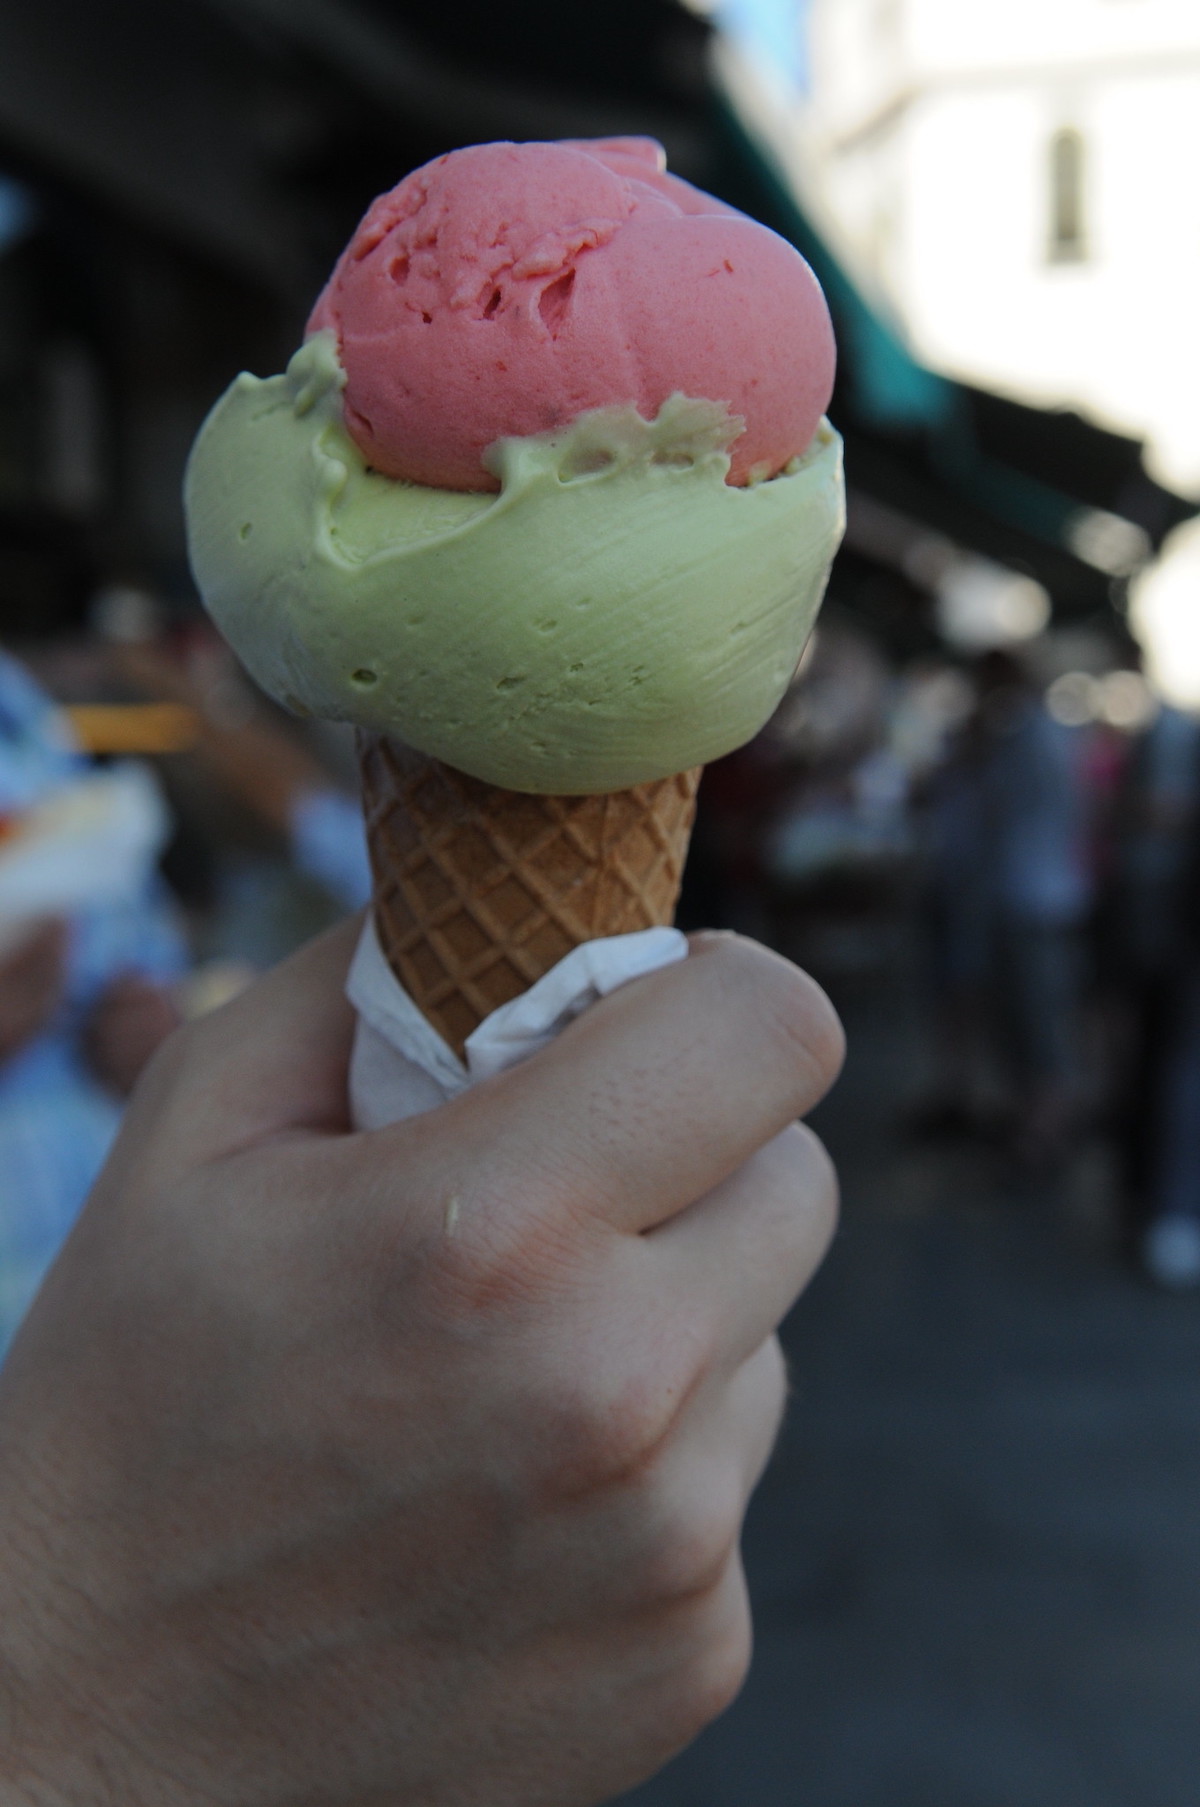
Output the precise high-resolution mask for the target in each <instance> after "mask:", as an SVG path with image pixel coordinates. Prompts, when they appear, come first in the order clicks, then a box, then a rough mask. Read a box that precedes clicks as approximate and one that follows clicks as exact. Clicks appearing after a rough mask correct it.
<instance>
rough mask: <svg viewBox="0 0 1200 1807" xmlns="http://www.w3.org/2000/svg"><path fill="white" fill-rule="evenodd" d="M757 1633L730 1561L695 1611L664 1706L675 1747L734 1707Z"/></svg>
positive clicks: (737, 1569) (737, 1565) (737, 1573)
mask: <svg viewBox="0 0 1200 1807" xmlns="http://www.w3.org/2000/svg"><path fill="white" fill-rule="evenodd" d="M752 1651H753V1633H752V1629H751V1622H750V1608H749V1604H748V1601H747V1599H746V1590H745V1584H744V1582H743V1581H742V1578H741V1566H740V1563H739V1562H737V1560H736V1559H731V1561H730V1562H729V1564H728V1565H727V1568H726V1573H725V1576H724V1577H723V1579H722V1584H721V1585H720V1586H719V1587H718V1588H716V1589H714V1590H713V1593H712V1594H711V1595H710V1597H709V1598H708V1599H707V1600H705V1601H704V1603H703V1604H702V1606H701V1607H700V1608H699V1609H698V1610H697V1612H696V1614H695V1615H694V1617H693V1621H692V1623H691V1625H690V1626H689V1628H688V1647H687V1657H686V1660H685V1661H684V1662H683V1663H682V1664H681V1665H680V1668H679V1670H678V1672H677V1676H676V1686H675V1688H674V1690H673V1696H672V1698H671V1700H670V1701H669V1702H666V1703H664V1712H663V1717H664V1723H665V1724H666V1725H668V1726H669V1728H670V1732H671V1735H672V1737H673V1738H674V1740H675V1741H676V1742H677V1746H678V1747H681V1746H683V1745H685V1744H690V1743H691V1741H692V1739H694V1738H696V1737H697V1736H698V1735H699V1734H700V1733H701V1732H702V1731H703V1730H704V1728H705V1727H706V1726H708V1725H711V1723H712V1721H713V1720H714V1719H717V1718H719V1717H720V1715H721V1714H722V1713H724V1712H725V1711H726V1710H727V1708H729V1707H730V1706H732V1704H733V1702H734V1701H735V1700H736V1698H737V1696H738V1695H739V1693H740V1692H741V1690H742V1686H743V1684H744V1682H745V1680H746V1675H747V1673H748V1671H749V1668H750V1658H751V1655H752Z"/></svg>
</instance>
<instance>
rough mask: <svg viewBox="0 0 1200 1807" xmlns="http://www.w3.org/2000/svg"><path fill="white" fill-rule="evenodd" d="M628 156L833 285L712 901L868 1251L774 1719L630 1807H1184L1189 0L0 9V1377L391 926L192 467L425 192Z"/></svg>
mask: <svg viewBox="0 0 1200 1807" xmlns="http://www.w3.org/2000/svg"><path fill="white" fill-rule="evenodd" d="M622 133H647V134H651V135H653V136H655V137H657V138H659V139H660V140H661V141H662V143H663V144H664V145H665V146H666V148H667V152H668V155H669V158H670V161H671V165H672V167H673V168H674V169H675V170H676V171H677V172H678V173H679V174H681V175H683V176H685V177H687V178H689V179H690V180H692V181H694V182H696V183H699V184H700V185H701V186H703V187H706V188H709V189H711V190H713V191H714V192H715V193H717V194H719V195H721V196H722V197H724V198H725V199H727V200H728V201H730V202H732V203H734V204H736V205H737V206H740V207H742V208H744V209H746V210H747V211H748V212H750V213H752V214H754V215H755V216H756V217H758V218H760V219H762V220H764V221H765V222H766V223H767V224H769V225H770V226H772V227H774V228H775V229H776V230H777V231H779V232H781V233H782V234H784V235H785V236H786V237H787V238H789V239H790V240H792V242H793V243H795V244H796V245H797V246H798V247H799V248H800V249H801V250H802V251H803V252H804V254H805V255H806V256H807V257H808V258H809V260H810V261H811V262H812V264H813V266H814V267H815V269H816V271H817V273H818V275H819V277H820V279H821V281H822V283H823V284H824V287H825V290H826V294H827V296H828V298H829V301H830V305H831V308H832V311H833V315H834V320H835V325H836V328H837V332H838V340H839V346H840V370H839V377H838V386H837V391H836V395H835V398H834V404H833V407H832V409H831V414H832V417H833V419H834V421H835V424H836V425H837V426H838V427H839V429H840V430H841V432H842V433H843V435H844V437H845V441H846V469H847V478H848V486H849V527H848V532H847V537H846V543H845V547H844V549H843V551H842V553H841V555H840V556H839V558H838V561H837V564H836V566H835V568H834V572H833V576H832V580H831V583H830V588H829V595H828V599H827V602H826V605H825V609H824V612H823V615H822V618H821V624H820V627H819V629H818V631H817V634H816V637H815V639H814V641H813V643H812V645H811V647H810V650H809V653H808V654H807V655H806V659H805V662H804V665H803V667H802V670H801V674H800V677H799V680H798V682H797V684H796V686H795V687H794V689H793V690H792V692H791V693H790V694H789V696H788V698H787V699H786V700H785V702H784V704H783V706H782V708H781V709H780V711H779V713H778V715H777V716H776V718H775V719H774V720H773V721H772V722H771V724H770V725H769V726H768V727H767V729H766V730H765V731H764V732H763V734H762V735H761V736H760V737H759V739H758V740H757V741H755V742H754V743H753V744H752V745H751V746H749V747H747V748H745V749H743V750H742V751H741V752H739V753H737V754H735V755H733V756H731V757H730V758H728V759H726V760H723V761H721V762H720V763H718V764H717V765H715V766H713V767H711V768H710V769H709V772H708V774H707V775H706V778H705V780H704V784H703V787H702V791H701V809H700V816H699V821H698V825H697V830H696V836H695V841H694V846H693V854H692V858H691V861H690V864H689V869H688V874H687V880H686V886H685V895H684V900H683V920H684V922H685V925H686V926H693V925H698V924H701V923H705V924H716V925H722V926H730V927H734V928H737V929H740V930H743V931H745V932H747V933H750V934H753V935H756V936H759V937H760V938H762V939H763V940H765V941H767V942H768V943H770V944H771V945H773V946H775V947H778V948H779V949H781V950H782V951H783V952H785V953H786V954H788V955H789V956H790V957H792V958H794V959H797V960H799V961H801V962H802V963H803V964H805V965H807V966H808V967H809V968H810V969H811V970H812V971H813V972H814V973H815V974H816V975H817V976H818V978H820V979H821V981H822V982H823V983H824V984H825V985H826V987H827V988H828V990H829V991H830V993H831V995H832V996H833V998H834V1000H835V1002H836V1003H837V1004H838V1006H839V1008H840V1009H841V1011H842V1013H843V1015H844V1017H845V1020H846V1023H847V1027H848V1031H849V1037H850V1056H849V1060H848V1063H847V1068H846V1072H845V1074H844V1076H843V1078H842V1080H841V1081H840V1082H839V1085H838V1087H837V1088H836V1090H835V1092H834V1093H833V1095H832V1096H831V1098H830V1099H829V1100H828V1101H827V1103H826V1104H825V1105H823V1106H822V1107H821V1109H820V1110H819V1111H818V1113H817V1114H816V1117H815V1122H816V1124H817V1127H818V1128H819V1129H820V1131H821V1133H822V1134H823V1135H824V1136H825V1137H826V1139H827V1140H828V1143H829V1145H830V1147H831V1149H832V1151H833V1153H834V1154H835V1156H836V1158H837V1159H838V1162H839V1165H840V1167H841V1171H842V1176H843V1185H844V1193H845V1216H844V1224H843V1229H842V1232H841V1234H840V1237H839V1240H838V1242H837V1244H836V1246H835V1248H834V1251H833V1253H832V1255H831V1257H830V1259H829V1262H828V1264H827V1266H826V1268H825V1270H824V1271H823V1273H822V1275H821V1276H820V1277H819V1279H818V1281H817V1282H816V1284H815V1285H814V1287H813V1289H812V1292H811V1293H810V1295H809V1296H808V1298H806V1299H805V1300H804V1301H803V1302H802V1303H801V1306H800V1307H799V1308H798V1310H797V1311H796V1313H795V1314H794V1315H793V1318H792V1320H791V1321H790V1323H789V1325H788V1326H787V1329H786V1340H787V1342H788V1346H789V1351H790V1354H791V1358H792V1362H793V1368H794V1375H795V1400H794V1405H793V1410H792V1413H791V1416H790V1419H789V1425H788V1429H787V1431H786V1433H785V1437H784V1440H783V1444H782V1446H781V1450H780V1453H779V1455H778V1457H777V1459H776V1462H775V1464H774V1466H773V1468H772V1470H771V1472H770V1474H769V1476H768V1478H767V1481H766V1483H765V1484H764V1487H763V1489H762V1491H761V1494H760V1496H759V1498H758V1501H757V1502H756V1505H755V1507H754V1508H753V1511H752V1515H751V1520H750V1524H749V1528H748V1535H747V1562H748V1569H749V1573H750V1579H751V1585H752V1590H753V1592H754V1595H755V1600H756V1607H757V1625H758V1655H757V1659H756V1664H755V1669H754V1672H753V1675H752V1677H751V1680H750V1683H749V1685H748V1687H747V1689H746V1691H745V1693H744V1695H743V1697H742V1699H741V1700H740V1701H739V1703H738V1704H737V1705H736V1706H735V1708H734V1709H733V1710H732V1712H731V1713H730V1714H729V1715H727V1716H726V1718H725V1719H724V1720H723V1721H722V1722H721V1723H720V1724H719V1725H718V1726H716V1727H715V1728H713V1729H712V1730H711V1731H710V1732H709V1733H708V1734H707V1735H706V1736H705V1737H704V1738H703V1739H702V1740H701V1741H700V1743H699V1744H698V1745H697V1746H696V1747H694V1749H693V1750H692V1751H691V1752H689V1753H687V1754H686V1755H685V1756H684V1757H682V1758H681V1759H679V1761H678V1762H677V1763H676V1764H675V1765H673V1766H672V1767H671V1768H670V1769H668V1770H667V1771H666V1772H665V1773H664V1774H663V1775H662V1776H661V1777H660V1778H658V1779H657V1780H656V1781H655V1782H653V1783H651V1784H649V1785H648V1786H647V1787H646V1788H644V1789H643V1790H641V1791H639V1792H638V1794H637V1795H636V1796H634V1797H630V1801H631V1802H632V1801H634V1800H636V1801H637V1802H638V1803H640V1804H642V1807H742V1804H743V1803H747V1804H748V1803H753V1804H754V1807H800V1804H801V1803H803V1804H804V1807H1018V1804H1019V1807H1135V1804H1136V1807H1194V1802H1195V1799H1196V1782H1195V1776H1196V1774H1197V1773H1200V1731H1198V1729H1197V1726H1198V1718H1197V1714H1196V1709H1195V1701H1196V1699H1197V1696H1198V1693H1200V1686H1198V1684H1200V1640H1198V1637H1197V1629H1198V1626H1200V1540H1198V1535H1197V1512H1196V1501H1197V1498H1198V1497H1200V1447H1198V1444H1197V1435H1196V1424H1197V1421H1198V1416H1200V1410H1198V1409H1200V1371H1198V1362H1197V1357H1198V1355H1200V730H1198V727H1197V722H1198V720H1200V522H1198V515H1197V511H1198V510H1200V360H1198V358H1197V353H1196V345H1195V321H1196V318H1197V316H1198V314H1200V184H1198V183H1197V178H1196V174H1195V172H1196V170H1197V168H1198V167H1200V12H1198V11H1197V9H1196V8H1195V6H1194V4H1193V0H1036V4H1035V0H1007V4H1006V5H1005V6H1004V7H1003V8H998V7H986V8H985V7H978V6H964V5H961V4H955V3H954V0H703V3H702V0H692V3H691V4H684V3H683V0H607V3H603V4H594V5H586V4H581V5H577V6H575V7H573V8H570V9H563V8H561V7H558V6H551V5H549V4H548V3H547V0H509V4H508V5H507V6H505V7H504V8H498V7H495V6H494V5H484V4H482V3H480V0H458V3H457V4H456V5H454V6H452V7H446V8H444V9H441V10H438V9H427V8H424V7H417V6H416V5H413V4H408V3H406V0H160V3H159V4H157V5H153V6H151V5H150V4H148V3H147V0H105V3H104V4H103V5H102V6H100V7H97V6H96V5H95V4H94V0H87V4H85V0H42V3H41V5H40V6H39V7H37V8H29V7H17V6H13V5H10V6H7V7H4V8H2V9H0V1334H2V1335H3V1337H4V1338H6V1337H7V1336H8V1335H9V1334H10V1333H11V1330H12V1327H13V1326H14V1324H15V1323H16V1321H17V1320H18V1318H19V1316H20V1313H21V1311H22V1310H23V1309H24V1306H25V1304H26V1303H27V1301H28V1299H29V1297H30V1296H31V1295H32V1291H33V1290H34V1288H35V1287H36V1285H37V1282H38V1279H39V1277H40V1275H41V1273H42V1271H43V1270H44V1267H45V1265H46V1263H47V1262H48V1260H49V1259H50V1258H51V1257H52V1255H53V1252H54V1250H55V1248H56V1247H57V1246H58V1243H59V1241H60V1240H61V1237H62V1236H63V1234H65V1232H66V1230H67V1228H68V1227H69V1224H70V1222H71V1220H72V1218H73V1216H74V1214H75V1212H76V1210H77V1209H78V1206H79V1203H80V1201H81V1199H82V1197H83V1195H84V1193H85V1192H86V1189H87V1186H88V1184H89V1182H90V1178H91V1176H92V1174H93V1173H94V1171H95V1168H96V1166H97V1164H98V1162H99V1161H100V1160H101V1159H102V1157H103V1152H104V1149H105V1148H106V1146H107V1144H108V1141H109V1140H110V1138H111V1135H112V1133H113V1130H114V1127H115V1124H116V1122H117V1121H118V1119H119V1114H120V1108H121V1101H122V1099H123V1097H124V1096H125V1095H126V1093H127V1091H128V1089H129V1086H130V1085H131V1084H132V1082H133V1080H134V1078H135V1077H136V1074H137V1072H138V1070H139V1069H140V1066H141V1065H142V1064H143V1062H144V1061H145V1059H146V1058H147V1057H148V1055H149V1053H150V1052H151V1051H152V1049H153V1048H154V1047H155V1046H156V1045H157V1043H158V1041H159V1040H160V1039H161V1038H162V1036H163V1035H164V1034H165V1033H166V1032H167V1031H168V1030H169V1028H170V1027H171V1026H172V1024H173V1023H174V1022H176V1021H177V1020H179V1018H180V1017H181V1016H186V1015H188V1014H194V1013H196V1012H199V1011H202V1010H204V1009H207V1008H210V1007H211V1006H212V1005H213V1004H214V1003H216V1002H218V1001H220V1000H221V999H222V998H224V997H227V996H229V995H230V994H231V993H232V992H233V991H235V990H236V989H237V988H238V987H240V986H241V985H242V984H244V983H246V982H247V980H248V978H249V977H250V976H252V974H253V973H254V972H255V971H256V970H258V969H261V968H262V967H263V966H265V965H267V964H269V963H271V962H272V961H273V960H275V959H277V958H278V957H280V955H281V954H283V953H284V952H286V951H287V950H288V949H290V948H291V947H292V946H294V945H296V944H297V942H299V941H300V940H302V939H304V938H305V937H306V936H307V935H308V934H310V933H312V932H313V931H314V930H315V929H317V928H319V927H320V926H322V925H323V924H324V923H326V922H328V921H331V920H333V919H334V918H335V917H336V916H337V915H339V914H341V913H342V912H344V911H345V910H347V909H349V908H352V907H355V906H356V905H357V904H358V903H359V902H360V901H361V900H362V898H363V897H364V895H365V892H366V885H367V873H366V862H365V855H364V850H363V845H362V836H361V830H360V827H359V822H358V815H357V808H356V802H355V770H354V759H353V748H352V745H350V744H349V743H348V741H347V739H346V737H345V735H343V734H342V733H341V732H340V731H339V730H335V729H332V728H326V727H322V726H320V725H314V724H311V723H310V724H305V725H303V726H302V725H301V724H298V723H296V722H293V721H292V720H290V719H288V718H285V717H284V716H282V715H281V714H280V713H279V712H278V711H277V710H275V708H274V707H273V706H272V705H271V704H269V703H268V702H267V701H266V699H264V698H263V697H262V696H261V695H259V694H257V693H256V692H255V691H254V690H253V689H252V687H251V686H250V685H249V683H248V682H247V680H245V679H244V678H243V677H242V676H241V675H240V674H239V672H238V671H237V669H236V668H235V667H234V666H233V665H232V663H231V662H230V660H229V659H228V657H227V656H226V654H225V653H224V651H223V650H222V648H221V646H220V644H219V643H218V642H217V641H216V640H215V639H214V637H213V635H212V633H211V632H210V630H209V629H208V628H207V627H206V626H205V623H204V619H203V617H202V615H201V613H200V611H199V608H198V603H197V598H196V596H195V592H194V590H193V588H192V585H191V583H190V580H189V576H188V572H187V566H186V559H185V551H184V543H183V524H182V517H181V511H180V501H179V491H180V480H181V473H182V467H183V463H184V460H185V457H186V454H187V450H188V447H189V445H190V442H191V439H192V437H193V435H194V433H195V431H196V429H197V427H198V425H199V423H200V421H201V419H202V418H203V416H204V413H205V411H206V410H207V408H208V407H209V405H210V404H211V402H212V401H213V399H214V398H215V397H216V395H217V394H218V393H219V392H220V391H221V390H222V389H223V388H224V387H225V385H226V384H227V383H228V382H229V380H230V379H231V378H232V377H233V375H234V374H235V373H236V372H237V371H238V370H240V369H243V368H248V369H251V370H253V371H255V372H257V373H258V374H260V375H266V374H269V373H271V372H274V371H276V370H279V369H282V367H283V366H284V364H285V362H286V361H287V358H288V357H289V355H290V353H291V351H292V350H293V349H294V348H295V346H296V344H297V343H298V341H299V339H300V336H301V334H302V330H303V325H304V320H305V317H306V314H307V311H308V308H309V306H310V305H311V302H312V299H313V297H314V295H315V293H316V291H317V290H318V288H319V287H320V285H321V283H322V281H323V279H324V276H325V274H326V273H327V270H328V268H329V266H330V264H331V262H332V260H333V258H334V256H335V254H336V252H337V251H338V249H339V248H340V246H341V244H342V242H343V241H344V240H345V238H346V237H347V236H348V234H349V232H350V230H351V228H352V227H353V225H354V224H355V222H356V220H357V219H358V217H359V216H360V214H361V213H362V211H363V210H364V208H365V206H366V204H367V202H368V201H369V200H370V199H371V198H372V196H374V195H375V194H376V193H378V192H379V191H380V190H382V189H384V188H387V187H389V186H391V185H392V184H393V183H394V182H395V181H396V180H397V179H398V178H399V176H400V175H401V174H402V173H404V172H405V171H406V170H408V169H409V168H411V167H413V166H414V165H416V164H418V163H420V162H423V161H425V160H426V159H427V158H429V157H431V156H433V155H435V154H437V153H438V152H440V151H442V150H445V149H448V148H450V147H452V146H454V145H457V144H463V143H471V142H477V141H483V140H488V139H494V138H517V139H533V138H554V137H567V136H569V137H582V136H588V135H611V134H622ZM34 844H36V847H37V848H38V850H39V859H38V860H37V861H34V862H33V865H34V866H36V868H37V869H36V871H34V872H33V873H32V876H31V873H30V861H29V859H28V858H26V857H24V856H26V855H27V854H28V852H29V848H30V846H31V845H34ZM18 852H20V853H21V855H22V858H21V859H18V858H17V855H18Z"/></svg>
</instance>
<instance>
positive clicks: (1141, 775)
mask: <svg viewBox="0 0 1200 1807" xmlns="http://www.w3.org/2000/svg"><path fill="white" fill-rule="evenodd" d="M1198 807H1200V723H1198V722H1197V721H1196V720H1195V718H1194V717H1193V716H1191V715H1189V714H1187V713H1186V712H1185V711H1184V710H1181V709H1178V708H1175V707H1174V706H1172V705H1171V704H1169V703H1165V702H1164V703H1161V704H1160V705H1159V707H1158V709H1157V712H1156V713H1155V715H1154V717H1153V719H1152V720H1151V722H1150V723H1149V725H1148V726H1147V727H1146V728H1145V729H1144V730H1143V731H1142V733H1141V734H1140V735H1139V736H1138V737H1137V739H1136V740H1135V741H1134V743H1133V746H1132V748H1131V752H1130V757H1129V759H1128V761H1127V764H1126V768H1125V772H1124V774H1123V779H1122V783H1121V785H1120V788H1119V791H1118V794H1117V797H1116V799H1115V803H1114V808H1113V812H1112V831H1111V840H1112V850H1111V858H1110V860H1109V873H1108V883H1107V886H1106V890H1105V896H1104V900H1103V909H1102V912H1101V946H1102V950H1103V954H1104V957H1105V962H1106V966H1107V969H1108V976H1109V989H1110V991H1111V993H1112V995H1113V998H1114V1002H1115V1015H1116V1019H1117V1033H1116V1038H1115V1039H1116V1056H1115V1060H1114V1072H1113V1077H1112V1085H1111V1090H1112V1111H1113V1117H1114V1121H1115V1123H1116V1126H1117V1137H1118V1148H1119V1154H1120V1164H1121V1170H1122V1180H1123V1193H1124V1220H1125V1221H1124V1229H1125V1231H1126V1233H1127V1235H1128V1237H1129V1239H1130V1242H1131V1246H1132V1247H1133V1248H1134V1249H1135V1250H1138V1251H1140V1250H1141V1249H1142V1245H1143V1242H1144V1239H1145V1235H1146V1230H1147V1226H1148V1223H1149V1220H1150V1218H1151V1216H1152V1215H1153V1214H1154V1202H1153V1195H1154V1191H1155V1185H1156V1181H1155V1170H1156V1163H1157V1160H1158V1153H1157V1151H1158V1148H1159V1144H1160V1141H1161V1136H1160V1120H1161V1098H1162V1093H1163V1084H1164V1074H1165V1067H1164V1061H1165V1058H1166V1056H1167V1054H1168V1053H1169V1051H1170V1049H1171V1047H1172V1044H1173V1042H1174V1040H1175V1024H1176V1021H1177V1018H1178V1014H1179V1005H1180V995H1181V994H1180V985H1179V979H1180V974H1181V972H1183V971H1185V970H1186V968H1187V967H1188V965H1189V935H1188V926H1187V920H1186V919H1187V904H1188V899H1187V893H1188V890H1189V866H1190V863H1191V859H1190V853H1189V849H1190V847H1191V845H1192V840H1193V836H1194V834H1195V832H1196V817H1197V809H1198Z"/></svg>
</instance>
